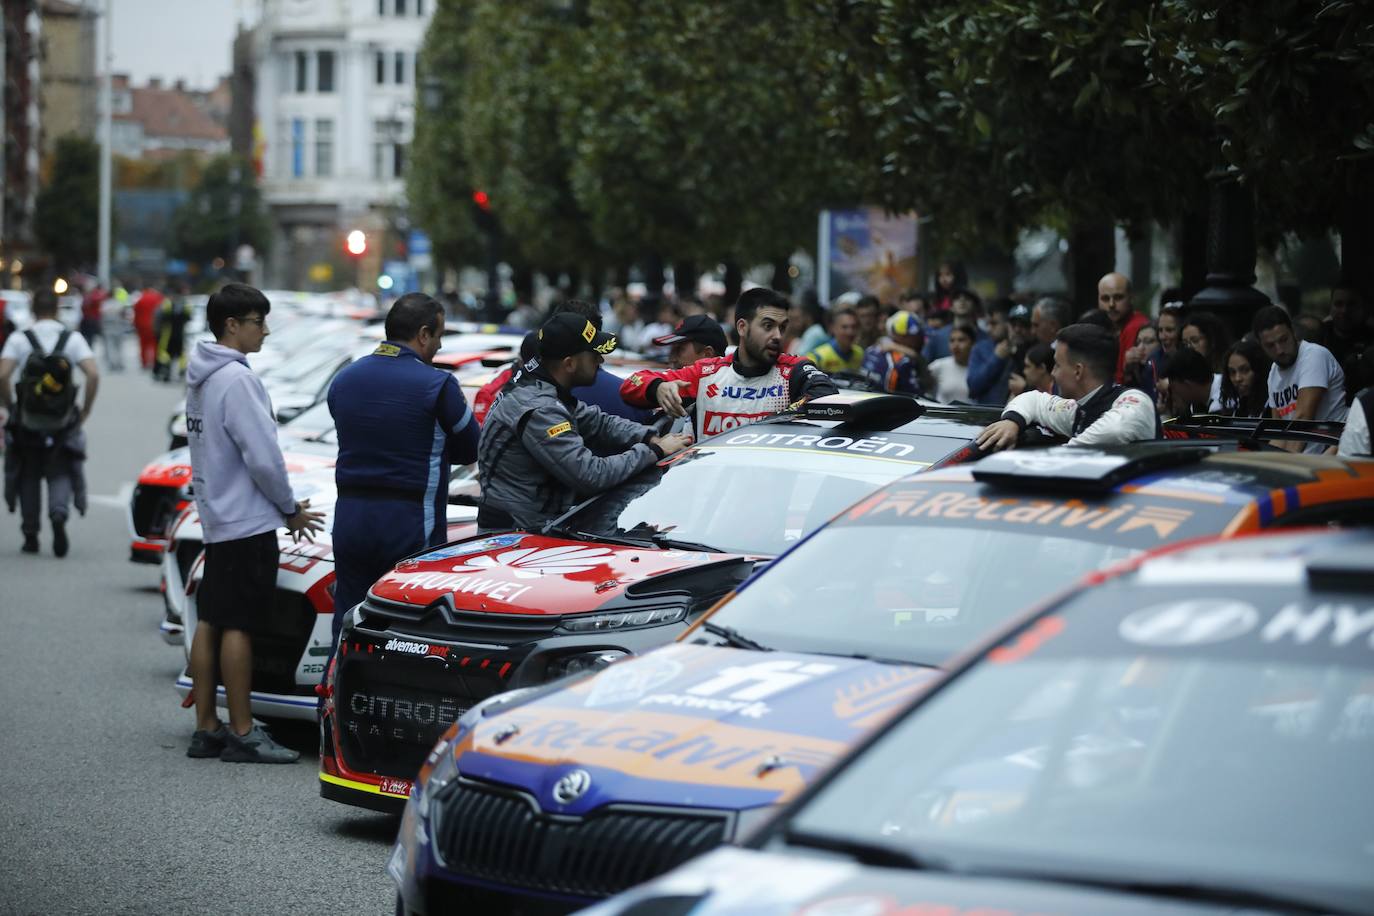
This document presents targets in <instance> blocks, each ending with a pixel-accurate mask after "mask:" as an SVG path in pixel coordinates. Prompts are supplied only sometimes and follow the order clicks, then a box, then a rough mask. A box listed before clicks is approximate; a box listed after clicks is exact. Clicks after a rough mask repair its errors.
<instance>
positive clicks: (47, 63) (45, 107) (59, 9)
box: [39, 0, 99, 156]
mask: <svg viewBox="0 0 1374 916" xmlns="http://www.w3.org/2000/svg"><path fill="white" fill-rule="evenodd" d="M40 10H41V11H42V15H43V57H42V63H41V64H40V67H39V69H40V80H41V90H40V91H41V96H42V111H43V114H42V117H43V155H45V156H47V155H49V154H51V153H52V151H53V148H54V147H55V146H56V144H57V141H58V140H59V139H60V138H62V137H65V136H68V135H71V134H75V135H77V136H81V137H90V136H92V133H93V128H94V127H95V123H96V101H97V100H96V96H97V84H96V70H95V32H96V24H97V23H98V22H99V17H98V16H97V15H96V13H95V11H94V10H93V9H91V8H89V7H87V6H84V5H81V4H77V3H69V2H68V0H42V3H41V5H40Z"/></svg>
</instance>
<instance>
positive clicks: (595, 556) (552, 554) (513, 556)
mask: <svg viewBox="0 0 1374 916" xmlns="http://www.w3.org/2000/svg"><path fill="white" fill-rule="evenodd" d="M610 555H611V549H610V548H609V547H581V546H568V547H546V548H544V549H542V550H537V549H535V548H533V547H526V548H524V549H522V550H507V551H505V552H504V553H500V554H497V555H496V556H495V557H488V556H479V557H472V558H471V559H469V560H464V561H463V562H462V563H460V564H459V565H457V566H455V567H453V571H454V572H455V573H477V572H487V573H490V572H495V571H497V570H498V569H506V570H509V571H510V572H512V573H513V574H514V575H515V577H516V578H517V579H538V578H540V577H541V576H545V575H559V576H562V575H570V574H572V573H584V572H590V571H592V570H594V569H596V568H597V567H598V566H601V565H603V564H604V563H605V562H606V558H607V557H609V556H610Z"/></svg>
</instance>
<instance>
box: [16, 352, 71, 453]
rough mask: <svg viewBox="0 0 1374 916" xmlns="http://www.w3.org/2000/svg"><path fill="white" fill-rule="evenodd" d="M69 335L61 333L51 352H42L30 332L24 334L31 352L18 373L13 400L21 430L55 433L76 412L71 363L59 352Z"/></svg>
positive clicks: (66, 424) (61, 428) (64, 427)
mask: <svg viewBox="0 0 1374 916" xmlns="http://www.w3.org/2000/svg"><path fill="white" fill-rule="evenodd" d="M71 335H72V332H71V331H66V330H64V331H63V332H62V336H61V337H59V338H57V345H56V346H55V347H53V348H52V352H51V353H44V352H43V347H42V346H41V345H40V344H39V343H38V338H37V337H36V336H35V335H34V333H33V331H25V332H24V336H25V337H27V338H28V340H29V346H30V347H32V348H33V352H31V353H30V354H29V358H28V359H27V360H25V362H24V368H23V370H22V371H21V372H20V373H19V385H18V392H17V397H16V400H17V402H18V407H19V411H18V417H19V426H20V428H21V429H27V430H31V431H33V432H40V433H54V432H58V431H59V430H63V429H66V428H67V427H68V426H70V425H71V422H72V420H73V419H74V414H75V412H76V384H75V383H74V381H73V379H72V374H73V373H72V361H71V360H70V359H68V358H67V356H66V355H65V354H64V353H63V352H62V348H63V347H65V346H66V345H67V340H68V338H70V337H71Z"/></svg>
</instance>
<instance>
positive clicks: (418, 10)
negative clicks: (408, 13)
mask: <svg viewBox="0 0 1374 916" xmlns="http://www.w3.org/2000/svg"><path fill="white" fill-rule="evenodd" d="M424 14H425V0H415V15H416V16H423V15H424Z"/></svg>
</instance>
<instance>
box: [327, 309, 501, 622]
mask: <svg viewBox="0 0 1374 916" xmlns="http://www.w3.org/2000/svg"><path fill="white" fill-rule="evenodd" d="M443 334H444V308H443V306H442V305H440V304H439V303H438V302H436V301H435V300H434V299H432V298H431V297H429V296H426V295H424V294H422V293H410V294H408V295H405V296H402V297H401V298H400V299H397V300H396V303H395V304H394V305H393V306H392V307H391V311H390V312H388V313H387V316H386V341H385V342H384V343H382V344H380V345H378V347H377V350H376V352H374V353H372V354H371V355H370V356H365V357H363V358H362V359H360V360H358V361H357V362H355V363H353V364H352V365H350V366H349V367H348V368H346V369H344V370H343V371H342V372H340V373H339V374H338V376H337V377H336V378H335V379H334V382H333V384H331V385H330V386H329V412H330V414H332V415H333V417H334V422H335V424H336V426H337V434H338V440H339V458H338V463H337V464H336V465H335V467H334V480H335V483H336V484H337V485H338V488H339V501H338V503H337V505H336V506H335V509H334V563H335V576H336V579H335V590H334V637H335V639H337V638H338V635H339V628H340V625H341V623H342V621H343V615H344V614H346V613H347V612H348V611H349V610H350V609H351V608H352V607H353V606H354V605H355V604H357V603H358V602H360V601H362V600H363V598H365V597H366V596H367V590H368V589H369V588H371V587H372V583H374V582H376V581H377V580H378V579H379V578H381V577H382V576H383V575H384V574H385V573H386V572H387V571H388V570H390V569H391V567H392V566H393V565H395V563H396V561H398V560H400V559H401V558H402V557H405V556H407V555H409V554H412V553H414V552H416V551H417V550H421V549H423V548H425V547H431V546H434V545H437V544H442V543H443V542H444V541H445V540H446V534H447V507H448V481H449V465H453V464H471V463H472V462H474V461H476V460H477V437H478V434H479V432H480V431H479V429H478V426H477V422H476V420H475V419H474V418H473V416H472V411H471V410H470V409H469V408H468V404H467V401H466V399H464V397H463V392H462V390H461V389H460V388H459V387H458V383H457V381H455V380H454V378H453V375H452V374H450V373H448V372H444V371H443V370H441V369H435V368H434V367H433V366H432V365H430V363H431V362H432V361H433V359H434V354H436V353H438V352H439V341H440V338H442V337H443Z"/></svg>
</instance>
